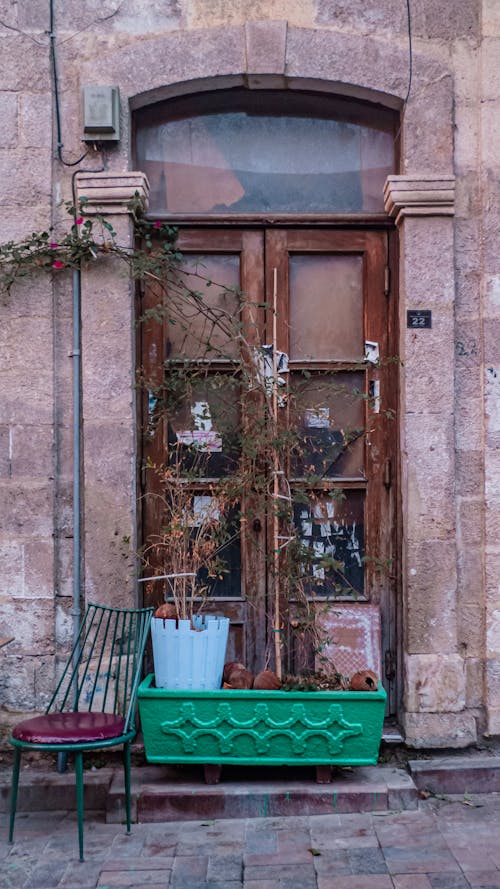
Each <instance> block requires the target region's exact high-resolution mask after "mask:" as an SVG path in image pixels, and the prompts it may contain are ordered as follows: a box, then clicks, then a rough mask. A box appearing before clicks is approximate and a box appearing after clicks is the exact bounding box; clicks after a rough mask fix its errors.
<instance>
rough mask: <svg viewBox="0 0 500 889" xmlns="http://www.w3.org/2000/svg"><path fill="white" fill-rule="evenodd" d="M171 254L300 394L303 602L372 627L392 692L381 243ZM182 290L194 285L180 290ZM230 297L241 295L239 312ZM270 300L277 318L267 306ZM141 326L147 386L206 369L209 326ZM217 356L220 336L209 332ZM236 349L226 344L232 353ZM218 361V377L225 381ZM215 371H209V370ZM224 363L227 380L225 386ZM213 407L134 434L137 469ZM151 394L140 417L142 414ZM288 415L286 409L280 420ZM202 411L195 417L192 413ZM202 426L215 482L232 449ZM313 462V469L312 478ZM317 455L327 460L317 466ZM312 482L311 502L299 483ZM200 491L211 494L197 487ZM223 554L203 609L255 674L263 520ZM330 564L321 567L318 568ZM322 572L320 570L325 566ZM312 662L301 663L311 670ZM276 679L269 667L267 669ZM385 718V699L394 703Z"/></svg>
mask: <svg viewBox="0 0 500 889" xmlns="http://www.w3.org/2000/svg"><path fill="white" fill-rule="evenodd" d="M177 246H178V249H179V251H180V253H181V254H182V260H181V266H182V273H183V274H184V275H187V276H190V275H192V276H193V280H194V278H195V277H196V276H197V275H200V277H201V280H202V282H203V283H202V285H196V286H202V287H203V292H204V298H205V299H208V301H209V302H211V303H212V304H213V305H214V306H216V307H217V306H218V307H222V308H223V310H224V312H227V313H228V316H229V315H232V316H234V317H237V318H238V319H239V323H240V324H241V326H242V329H243V330H244V333H245V339H246V342H249V343H256V344H260V345H262V344H272V343H273V338H275V343H276V348H277V350H278V352H279V353H283V355H284V356H286V359H287V370H286V373H285V379H286V384H285V388H286V389H287V390H288V392H289V393H292V396H293V393H294V392H295V391H298V390H299V389H300V393H301V396H300V399H297V400H294V399H293V397H292V399H291V400H290V401H289V405H288V407H285V408H284V410H283V413H284V415H285V414H286V423H288V424H289V425H291V426H293V427H294V429H295V430H296V431H298V432H299V435H300V436H301V437H302V439H301V440H302V441H303V443H304V447H303V450H302V452H301V458H300V459H299V460H296V461H295V463H294V465H293V466H292V467H291V469H290V485H291V488H292V493H293V490H294V489H295V488H296V489H300V487H301V484H302V487H303V489H304V490H303V491H302V495H301V497H300V498H298V500H299V501H300V502H298V503H297V506H296V507H294V510H295V521H296V526H297V529H298V532H299V535H298V536H299V538H300V539H301V541H302V543H303V544H304V545H305V546H307V547H310V549H311V553H314V554H316V555H318V556H319V559H318V560H317V564H316V566H315V567H313V568H312V569H311V577H310V579H309V581H310V582H309V593H308V595H309V596H310V598H311V599H317V600H319V601H321V602H322V608H323V612H324V613H325V614H326V615H328V609H332V611H333V610H334V609H335V608H336V607H337V606H338V604H339V602H342V603H346V602H347V603H352V604H355V605H356V608H358V609H363V608H365V609H366V610H367V611H370V612H371V613H373V611H374V607H375V609H378V610H379V612H380V617H381V627H382V636H381V642H380V645H381V652H380V654H381V662H382V664H383V665H385V666H386V667H387V669H386V670H385V676H384V684H385V686H386V688H387V690H388V691H389V693H390V695H391V693H392V692H393V680H394V679H395V675H394V654H393V653H394V652H395V650H396V640H395V633H396V617H395V615H396V603H395V573H396V558H395V554H396V543H395V541H396V538H397V536H396V533H395V511H396V496H395V478H394V475H395V469H396V463H397V461H396V453H397V419H396V418H395V416H394V405H395V393H396V381H397V361H396V359H395V356H394V349H393V346H392V342H391V339H392V328H393V323H394V322H393V309H392V300H391V296H390V295H389V292H388V291H389V288H388V238H387V233H386V232H384V231H381V230H348V229H345V230H340V229H338V228H337V229H326V228H324V229H323V228H307V229H305V228H299V227H297V228H284V227H276V228H264V227H263V228H261V229H259V228H249V229H244V228H241V229H239V228H219V229H218V228H208V227H207V228H185V229H181V230H180V234H179V238H178V242H177ZM190 286H192V285H190ZM238 291H240V292H242V293H243V294H244V305H241V304H240V303H239V296H238ZM273 299H274V300H275V305H273ZM155 300H156V296H155V289H154V287H152V288H150V289H149V290H146V291H145V293H144V294H143V304H142V311H143V312H144V310H147V309H148V307H149V309H150V310H151V308H152V307H153V306H154V303H155ZM153 316H154V312H151V318H150V319H149V320H148V321H147V322H146V323H143V324H142V325H140V330H141V335H140V365H141V372H142V374H143V376H144V378H146V379H150V380H151V379H153V380H156V382H157V383H158V384H161V380H162V378H163V376H164V374H165V373H168V367H169V365H170V366H172V362H175V361H178V362H184V363H187V364H190V363H192V364H196V362H203V361H206V360H207V356H206V354H202V353H203V349H202V347H201V345H200V344H201V341H202V339H203V335H204V333H205V331H206V325H207V318H206V317H205V316H203V313H201V314H200V316H199V317H197V316H196V312H195V311H194V312H192V313H191V316H190V317H189V318H188V324H187V325H184V326H183V325H178V324H175V323H172V319H171V318H169V317H168V312H167V313H166V315H164V316H163V317H162V318H161V319H158V318H156V319H155V318H154V317H153ZM212 335H213V337H214V338H215V352H214V354H216V353H217V349H218V347H219V346H221V345H224V347H225V349H226V352H227V353H228V354H229V357H230V351H231V345H230V344H228V343H225V344H224V343H222V342H221V340H220V337H222V339H223V338H224V333H220V332H217V331H215V330H214V331H213V334H212ZM235 348H236V345H235ZM223 364H224V362H223V361H219V365H218V367H217V372H218V373H219V374H220V373H221V372H222V373H223V371H224V367H223ZM213 365H217V359H213V358H212V366H213ZM230 370H231V368H230V362H228V365H227V372H228V373H230ZM214 398H216V396H215V395H214V394H213V393H208V394H207V390H206V388H205V389H203V386H202V385H201V384H200V389H199V391H195V390H193V391H192V392H191V401H192V404H191V405H190V406H189V405H184V406H183V405H179V406H178V408H176V409H173V410H172V411H171V415H170V416H169V417H167V418H166V421H165V422H161V423H158V424H157V425H156V426H155V425H153V426H152V425H151V423H150V422H149V424H148V404H147V401H148V400H147V399H146V400H145V409H144V416H143V422H142V429H143V433H144V434H143V438H142V458H143V466H144V465H146V463H147V462H149V463H150V464H151V463H154V464H155V465H157V466H158V465H161V463H162V460H164V459H165V455H166V452H167V449H168V442H169V436H170V437H171V436H172V434H174V435H175V434H176V435H177V437H179V435H186V434H189V425H190V422H192V419H193V405H194V406H196V405H198V406H199V405H204V408H203V410H205V411H207V412H208V413H209V415H210V416H211V417H212V416H213V417H216V416H217V405H216V404H214V403H211V402H213V399H214ZM150 402H151V394H150V398H149V415H150V414H151V412H152V408H151V403H150ZM291 404H295V405H296V406H295V407H294V408H290V405H291ZM198 409H199V408H198ZM228 416H229V420H228V421H227V422H228V423H229V425H231V424H233V425H237V424H238V423H241V422H244V418H242V417H241V411H239V409H238V407H237V406H236V405H235V407H234V411H233V412H232V413H231V409H229V411H228V410H227V408H226V417H228ZM216 425H217V424H216V423H215V421H214V422H212V419H210V423H209V431H208V434H209V435H210V437H211V441H212V444H214V442H215V445H214V456H213V461H212V469H211V471H210V472H211V474H212V475H217V474H218V473H219V474H220V473H223V472H224V466H225V459H226V458H227V457H228V454H227V453H226V439H227V442H228V444H227V448H228V449H229V448H230V444H229V442H230V440H231V436H230V435H229V434H227V435H226V432H224V433H222V431H221V430H220V429H217V428H216ZM318 454H321V465H315V460H317V455H318ZM325 454H327V459H326V460H325ZM311 471H312V473H313V474H314V475H315V476H316V478H317V479H318V478H319V479H320V482H321V483H320V485H319V488H320V490H315V491H313V490H310V491H309V494H310V502H308V493H307V487H308V486H307V485H305V486H304V477H305V475H306V473H307V472H308V473H309V474H310V473H311ZM142 477H143V494H144V495H145V496H144V497H143V500H142V502H143V518H142V522H143V534H144V537H145V539H146V538H147V537H148V535H150V534H152V533H153V534H154V533H155V531H156V532H157V531H158V527H159V524H160V523H161V520H162V519H161V514H160V512H159V510H158V506H157V503H158V500H157V499H155V497H154V496H153V497H151V496H148V495H150V494H151V493H154V488H155V486H157V485H158V481H157V476H156V480H155V477H154V476H153V474H152V473H150V472H147V471H145V472H143V476H142ZM207 484H208V481H207ZM240 531H241V533H240V534H239V535H238V538H237V540H236V541H235V542H233V543H232V551H231V553H229V563H230V570H229V571H228V574H227V576H226V577H225V579H224V582H223V583H221V584H219V585H218V587H217V588H216V589H215V590H214V596H213V597H212V599H211V602H210V608H211V609H212V610H215V611H217V612H221V611H222V612H224V613H225V614H226V615H228V616H229V617H230V618H231V632H230V642H229V649H228V654H227V658H228V660H238V661H240V660H241V661H243V662H244V663H245V664H247V666H248V667H249V668H250V669H252V670H258V669H262V667H263V666H264V664H265V661H266V657H267V660H268V661H269V652H270V645H269V642H270V637H271V634H272V627H271V626H270V617H269V615H270V612H271V608H270V598H271V597H272V596H273V594H274V593H273V589H272V587H273V583H272V580H270V571H269V564H270V559H272V548H273V538H272V534H271V532H270V520H269V515H266V514H265V504H263V505H262V514H260V513H259V512H258V510H257V511H256V512H254V513H253V518H252V521H250V522H245V523H244V526H242V527H241V529H240ZM322 553H325V554H328V553H330V554H333V556H334V559H335V562H336V563H337V567H338V564H340V565H341V566H342V567H341V569H339V570H334V569H330V568H322V567H321V554H322ZM326 562H327V560H326ZM326 562H325V564H326ZM145 598H146V600H147V601H146V603H145V604H157V603H158V601H160V600H161V599H162V593H161V590H160V589H159V584H152V585H151V586H150V587H148V588H147V592H146V594H145ZM284 644H285V647H286V646H287V645H289V647H290V650H289V651H288V653H287V657H288V661H287V666H288V667H289V668H290V670H292V671H293V670H294V668H295V667H296V666H297V664H295V663H294V658H295V657H296V655H297V652H296V650H295V648H294V645H292V644H291V643H290V642H289V640H287V639H286V638H285V639H284ZM309 659H310V658H309ZM270 665H271V666H272V659H271V664H270ZM392 700H393V706H394V704H395V697H394V695H392Z"/></svg>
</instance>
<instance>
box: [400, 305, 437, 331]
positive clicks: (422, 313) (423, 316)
mask: <svg viewBox="0 0 500 889" xmlns="http://www.w3.org/2000/svg"><path fill="white" fill-rule="evenodd" d="M406 326H407V327H411V328H412V329H413V330H422V329H423V328H425V327H432V312H431V310H430V309H408V311H407V313H406Z"/></svg>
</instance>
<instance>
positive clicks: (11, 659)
mask: <svg viewBox="0 0 500 889" xmlns="http://www.w3.org/2000/svg"><path fill="white" fill-rule="evenodd" d="M13 645H14V643H13V642H11V644H10V646H9V648H12V646H13ZM7 652H8V649H5V651H4V652H3V653H2V676H1V677H0V692H1V696H2V704H3V705H4V707H5V709H6V710H7V713H8V711H9V710H14V711H16V717H15V719H14V720H13V723H16V722H19V721H20V719H19V716H20V714H19V711H21V712H22V711H36V712H38V713H41V712H43V710H44V709H45V707H46V706H47V704H48V702H49V700H50V697H51V694H52V692H53V691H54V675H55V674H54V658H53V657H52V656H50V655H45V654H43V653H42V652H39V653H38V654H36V653H35V654H30V655H28V654H24V653H23V657H22V658H21V657H19V656H16V655H11V654H10V653H7ZM30 715H31V714H30ZM7 718H8V717H7V716H6V715H4V713H3V714H2V722H4V721H7Z"/></svg>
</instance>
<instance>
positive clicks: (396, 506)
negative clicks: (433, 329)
mask: <svg viewBox="0 0 500 889" xmlns="http://www.w3.org/2000/svg"><path fill="white" fill-rule="evenodd" d="M312 222H313V220H312V219H310V218H308V217H306V218H304V216H300V217H297V216H294V218H293V221H292V220H291V219H290V217H287V218H286V219H285V218H281V219H279V220H274V219H273V220H270V219H266V218H262V217H260V219H258V220H257V219H256V218H255V217H253V218H252V220H249V219H247V220H244V221H243V220H241V219H239V218H238V219H235V218H233V220H232V221H231V225H230V227H229V226H228V224H227V223H228V221H227V220H224V222H223V223H222V225H221V224H220V222H219V220H214V219H210V220H205V221H204V224H203V223H202V221H201V220H199V219H197V220H194V219H193V221H192V223H191V224H189V223H185V224H183V225H181V226H180V227H179V246H180V248H181V249H182V244H184V245H186V243H189V251H190V252H196V251H197V250H198V251H199V252H203V250H206V248H207V240H209V239H210V237H211V236H210V235H209V238H207V237H206V236H207V234H208V231H210V232H211V233H215V231H217V233H218V238H219V240H218V243H217V245H216V246H215V245H214V247H213V249H212V247H210V252H212V253H224V252H231V249H233V250H234V245H235V244H236V243H238V239H241V238H242V237H244V236H247V237H250V236H251V234H252V233H254V234H255V235H258V233H260V232H265V230H272V231H275V232H279V231H280V230H282V229H284V228H286V229H287V230H291V231H293V230H295V231H296V232H297V233H300V232H304V230H305V228H311V229H313V230H315V231H316V232H317V233H319V231H324V232H325V233H332V232H333V231H335V232H336V234H337V237H338V236H341V239H342V238H343V239H344V240H345V244H346V246H347V245H348V244H349V243H350V244H351V249H352V245H354V244H356V243H357V242H359V241H363V240H365V238H364V235H365V234H366V233H368V232H370V231H375V232H379V233H382V232H385V234H386V238H385V245H386V247H385V251H386V255H385V262H384V268H385V269H386V272H385V275H386V280H385V288H384V289H385V291H386V299H387V301H388V350H389V352H390V354H393V355H394V357H395V363H394V372H393V373H392V374H391V375H390V376H389V377H388V381H387V389H388V392H390V396H389V397H390V400H391V402H393V404H394V407H396V405H397V401H396V398H397V392H398V376H399V375H398V364H397V356H396V344H397V334H398V311H397V304H396V302H397V301H396V299H395V294H396V292H397V278H396V276H397V268H398V262H397V259H398V257H397V250H398V244H397V237H396V231H395V230H394V227H393V225H391V224H390V223H389V222H388V220H387V219H386V220H384V221H383V224H381V220H380V218H378V219H376V220H375V219H374V218H373V217H371V218H358V219H357V220H356V221H355V223H354V221H353V220H352V218H351V219H350V220H349V223H350V224H347V225H346V222H347V220H346V219H345V218H343V219H341V218H337V219H335V220H331V219H330V220H329V223H328V224H326V223H325V221H323V220H322V221H319V220H317V219H315V220H314V223H315V224H314V225H312ZM200 223H201V224H200ZM212 236H213V234H212ZM298 237H300V235H299V234H298ZM240 243H241V241H240ZM339 243H340V241H339ZM352 252H356V251H355V249H353V250H352ZM243 261H244V260H243ZM266 265H267V263H266ZM241 274H242V277H243V268H242V271H241ZM245 274H248V275H250V274H251V268H250V267H248V268H247V269H246V270H245ZM138 340H139V342H140V344H139V346H138V354H139V356H140V358H141V360H142V359H143V357H144V356H143V349H142V337H141V334H138ZM142 410H144V409H142ZM140 419H141V423H142V422H143V421H144V416H143V414H141V417H140ZM394 422H395V427H394V436H393V442H392V449H391V455H390V465H389V468H388V469H387V467H385V468H384V470H383V472H384V475H385V478H384V485H385V486H386V489H387V492H388V494H389V491H390V497H391V506H390V512H391V514H392V516H393V541H392V544H391V552H392V559H393V565H392V570H391V585H392V589H391V593H390V597H391V601H390V603H389V605H388V607H387V609H386V614H387V624H388V625H387V627H386V628H385V636H386V640H388V641H386V645H385V650H384V647H383V650H382V657H383V658H384V653H385V651H389V652H390V654H389V657H388V659H387V661H386V663H385V665H384V663H383V665H382V666H383V669H385V671H386V680H387V681H388V682H390V684H391V694H390V698H391V712H394V713H396V712H397V711H398V709H399V705H400V699H401V694H402V681H401V677H402V674H401V662H402V655H401V651H402V635H401V624H402V619H401V615H402V603H401V596H400V573H401V572H400V551H401V543H402V539H401V538H402V529H401V521H400V518H401V505H400V504H401V493H400V485H399V462H400V461H399V435H398V434H397V421H394ZM139 452H141V447H139ZM141 526H142V528H144V526H143V522H142V523H141ZM244 558H246V555H244V553H243V552H242V569H243V559H244ZM264 595H265V591H264ZM235 617H236V615H235ZM263 619H264V620H265V616H264V615H263ZM253 647H254V650H255V646H253Z"/></svg>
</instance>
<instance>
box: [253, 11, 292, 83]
mask: <svg viewBox="0 0 500 889" xmlns="http://www.w3.org/2000/svg"><path fill="white" fill-rule="evenodd" d="M286 28H287V24H286V22H285V21H279V22H273V21H269V20H266V21H262V22H247V23H246V25H245V36H246V52H247V71H248V72H249V73H251V74H284V73H285V50H286Z"/></svg>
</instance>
